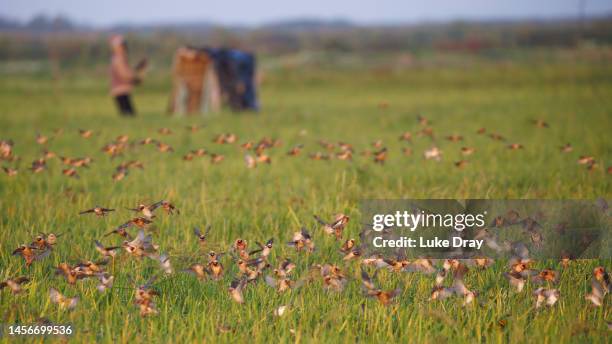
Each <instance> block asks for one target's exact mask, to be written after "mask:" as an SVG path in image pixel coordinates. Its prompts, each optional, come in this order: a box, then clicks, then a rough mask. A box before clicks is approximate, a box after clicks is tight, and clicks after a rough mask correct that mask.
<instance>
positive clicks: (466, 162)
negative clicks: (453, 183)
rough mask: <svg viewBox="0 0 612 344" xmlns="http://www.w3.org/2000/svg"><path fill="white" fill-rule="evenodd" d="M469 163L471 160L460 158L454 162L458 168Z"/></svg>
mask: <svg viewBox="0 0 612 344" xmlns="http://www.w3.org/2000/svg"><path fill="white" fill-rule="evenodd" d="M468 163H469V162H468V161H467V160H459V161H455V162H454V164H455V167H457V168H464V167H466V166H467V165H468Z"/></svg>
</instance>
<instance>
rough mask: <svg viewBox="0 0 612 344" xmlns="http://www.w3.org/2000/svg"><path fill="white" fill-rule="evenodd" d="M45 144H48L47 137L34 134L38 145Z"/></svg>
mask: <svg viewBox="0 0 612 344" xmlns="http://www.w3.org/2000/svg"><path fill="white" fill-rule="evenodd" d="M47 142H49V137H47V136H45V135H42V134H40V133H37V134H36V143H38V144H39V145H44V144H46V143H47Z"/></svg>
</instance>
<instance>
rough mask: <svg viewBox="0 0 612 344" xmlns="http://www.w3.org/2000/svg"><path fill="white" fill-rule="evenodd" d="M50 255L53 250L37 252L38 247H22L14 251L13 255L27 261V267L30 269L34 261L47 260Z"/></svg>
mask: <svg viewBox="0 0 612 344" xmlns="http://www.w3.org/2000/svg"><path fill="white" fill-rule="evenodd" d="M50 253H51V250H44V251H42V252H41V251H39V250H37V249H36V247H33V246H26V245H21V246H19V247H18V248H16V249H15V250H14V251H13V253H12V255H13V256H16V255H20V256H21V257H22V258H23V259H24V260H25V262H26V267H27V268H29V267H30V265H32V263H33V262H34V261H37V260H42V259H43V258H46V257H48V256H49V254H50Z"/></svg>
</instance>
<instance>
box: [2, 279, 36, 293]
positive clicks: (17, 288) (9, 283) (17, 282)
mask: <svg viewBox="0 0 612 344" xmlns="http://www.w3.org/2000/svg"><path fill="white" fill-rule="evenodd" d="M29 281H30V279H29V278H27V277H24V276H22V277H17V278H9V279H7V280H5V281H3V282H0V290H2V289H4V287H9V288H10V289H11V292H12V293H13V295H17V294H20V293H21V292H23V289H22V288H21V285H22V284H24V283H28V282H29Z"/></svg>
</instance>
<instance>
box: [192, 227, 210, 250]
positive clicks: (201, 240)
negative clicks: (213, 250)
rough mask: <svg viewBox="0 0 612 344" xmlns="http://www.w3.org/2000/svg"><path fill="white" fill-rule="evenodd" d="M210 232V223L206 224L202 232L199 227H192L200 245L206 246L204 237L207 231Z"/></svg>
mask: <svg viewBox="0 0 612 344" xmlns="http://www.w3.org/2000/svg"><path fill="white" fill-rule="evenodd" d="M209 232H210V225H207V226H206V229H205V230H204V233H202V232H200V228H198V227H193V233H194V234H195V235H196V237H198V243H199V244H200V246H202V247H204V246H206V238H207V237H208V233H209Z"/></svg>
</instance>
